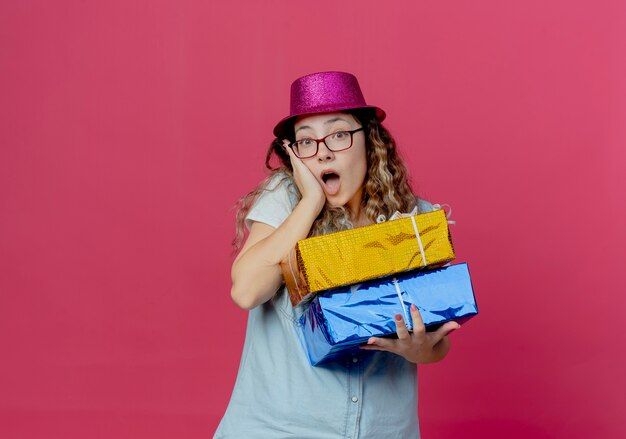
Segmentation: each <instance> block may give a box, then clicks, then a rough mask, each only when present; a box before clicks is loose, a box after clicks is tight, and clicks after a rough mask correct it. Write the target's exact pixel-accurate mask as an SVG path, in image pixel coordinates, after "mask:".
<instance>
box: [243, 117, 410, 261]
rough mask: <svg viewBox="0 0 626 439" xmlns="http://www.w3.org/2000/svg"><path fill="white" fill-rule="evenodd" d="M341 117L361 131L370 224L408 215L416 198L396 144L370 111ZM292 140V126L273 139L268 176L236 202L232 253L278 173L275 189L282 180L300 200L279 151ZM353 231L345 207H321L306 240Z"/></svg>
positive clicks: (284, 156)
mask: <svg viewBox="0 0 626 439" xmlns="http://www.w3.org/2000/svg"><path fill="white" fill-rule="evenodd" d="M345 113H349V114H352V115H353V116H354V117H355V118H356V119H357V120H358V121H359V122H360V123H361V126H363V127H364V128H365V135H366V139H367V140H366V146H365V147H366V156H367V173H366V175H365V186H364V191H363V200H362V207H363V209H364V211H365V215H366V216H367V218H368V220H369V221H370V223H375V222H376V219H377V218H378V217H379V216H380V215H384V216H385V217H386V218H389V217H390V216H391V215H393V213H394V212H395V211H400V212H409V211H412V210H413V209H414V208H415V206H416V205H417V198H416V196H415V195H414V193H413V190H412V189H411V184H410V182H409V177H408V172H407V169H406V166H405V165H404V162H403V160H402V158H401V157H400V155H399V154H398V151H397V148H396V143H395V141H394V139H393V137H392V136H391V134H390V133H389V131H387V129H386V128H385V127H383V125H382V124H381V123H380V121H379V120H378V118H377V117H376V115H375V113H374V112H373V111H372V110H370V109H356V110H347V111H345ZM283 137H284V138H288V139H290V140H292V141H293V140H294V134H293V125H291V126H290V127H287V128H286V131H285V133H284V136H280V138H278V137H277V138H276V139H274V141H273V142H272V143H271V144H270V146H269V149H268V151H267V154H266V156H265V167H266V168H267V169H269V171H270V173H269V175H268V176H267V177H266V178H265V179H264V180H263V181H261V183H259V184H258V185H257V187H256V188H254V189H253V190H252V191H251V192H249V193H248V194H246V195H244V196H243V197H241V198H240V199H239V201H238V202H237V204H236V205H235V207H236V208H237V215H236V234H235V238H234V240H233V250H234V252H237V251H239V250H240V249H241V246H242V244H243V241H244V235H245V218H246V216H247V215H248V212H250V209H251V208H252V206H253V205H254V203H255V201H256V200H257V199H258V197H259V195H260V194H261V193H262V192H263V191H266V190H269V189H268V188H267V187H268V184H269V182H270V181H271V180H272V179H273V178H274V177H275V176H276V174H279V173H282V174H283V175H282V178H281V179H280V180H279V182H278V184H277V185H276V187H278V186H279V185H280V184H283V183H284V182H283V180H287V181H290V182H292V183H293V184H292V187H293V188H294V189H295V192H296V195H297V199H298V201H300V199H301V198H302V196H301V195H300V192H299V191H298V190H297V186H296V184H295V183H294V182H293V168H292V166H291V162H290V160H289V156H288V155H287V153H286V152H285V151H284V150H283V148H282V140H281V138H283ZM274 156H276V157H277V158H278V159H279V161H280V165H279V166H278V167H272V165H271V163H270V162H271V160H272V158H273V157H274ZM352 227H353V225H352V222H351V221H350V217H349V215H348V211H347V210H346V208H345V207H331V206H329V205H326V206H324V208H323V209H322V211H321V212H320V214H319V215H318V217H317V218H316V219H315V221H314V222H313V225H312V226H311V230H310V232H309V236H317V235H323V234H326V233H331V232H336V231H340V230H346V229H351V228H352Z"/></svg>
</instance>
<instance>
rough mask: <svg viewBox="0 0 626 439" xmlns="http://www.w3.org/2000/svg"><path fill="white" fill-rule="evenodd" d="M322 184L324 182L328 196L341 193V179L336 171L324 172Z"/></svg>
mask: <svg viewBox="0 0 626 439" xmlns="http://www.w3.org/2000/svg"><path fill="white" fill-rule="evenodd" d="M322 182H324V190H325V191H326V193H327V194H328V195H335V194H336V193H337V192H339V186H340V184H341V179H340V177H339V174H337V173H336V172H335V171H331V170H328V171H324V172H323V173H322Z"/></svg>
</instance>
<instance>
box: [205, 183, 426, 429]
mask: <svg viewBox="0 0 626 439" xmlns="http://www.w3.org/2000/svg"><path fill="white" fill-rule="evenodd" d="M279 180H280V178H277V177H275V178H274V179H273V180H272V182H271V183H270V185H269V186H268V189H274V190H269V191H266V192H264V193H262V195H261V196H260V197H259V199H258V200H257V202H256V203H255V205H254V206H253V208H252V209H251V210H250V212H249V214H248V215H247V217H246V224H247V225H248V227H249V226H250V224H251V222H252V221H259V222H262V223H265V224H268V225H270V226H272V227H278V226H279V225H280V224H281V223H282V222H283V221H284V220H285V219H286V218H287V217H288V216H289V214H290V213H291V211H292V210H293V206H294V205H295V203H296V198H295V194H294V191H293V186H292V185H293V182H292V181H291V180H289V181H283V182H281V183H280V184H277V183H278V182H279ZM419 208H420V212H424V211H430V210H432V206H431V205H430V204H429V203H427V202H425V201H422V200H420V205H419ZM299 315H300V310H299V309H297V308H296V309H294V308H293V307H292V306H291V302H290V300H289V295H288V293H287V290H286V288H284V287H281V289H280V290H279V291H278V292H277V293H276V295H275V296H274V297H273V298H272V299H271V300H269V301H268V302H266V303H264V304H262V305H260V306H257V307H256V308H254V309H252V310H250V312H249V315H248V326H247V329H246V339H245V343H244V347H243V353H242V356H241V363H240V365H239V373H238V375H237V380H236V382H235V388H234V390H233V393H232V396H231V399H230V403H229V405H228V408H227V409H226V413H225V414H224V417H223V418H222V421H221V423H220V425H219V427H218V429H217V431H216V433H215V436H214V437H215V438H262V439H266V438H267V439H278V438H298V439H307V438H311V439H327V438H328V439H330V438H333V439H338V438H342V439H360V438H377V439H378V438H385V439H386V438H390V439H391V438H398V439H413V438H419V436H420V434H419V424H418V418H417V367H416V366H415V364H413V363H410V362H408V361H406V360H405V359H404V358H402V357H400V356H398V355H395V354H391V353H387V352H375V351H362V352H360V353H359V354H357V355H354V356H352V357H349V358H346V359H343V360H340V361H337V362H334V363H330V364H327V365H324V366H317V367H313V366H311V365H310V364H309V361H308V358H307V355H306V354H305V352H304V350H303V347H302V345H301V343H300V341H299V338H298V334H297V320H298V317H299Z"/></svg>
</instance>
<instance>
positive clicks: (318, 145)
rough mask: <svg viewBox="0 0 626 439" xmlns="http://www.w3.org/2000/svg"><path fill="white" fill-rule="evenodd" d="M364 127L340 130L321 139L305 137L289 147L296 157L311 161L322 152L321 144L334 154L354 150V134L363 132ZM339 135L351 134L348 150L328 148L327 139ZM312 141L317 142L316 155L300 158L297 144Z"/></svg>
mask: <svg viewBox="0 0 626 439" xmlns="http://www.w3.org/2000/svg"><path fill="white" fill-rule="evenodd" d="M363 129H364V128H363V127H360V128H357V129H356V130H350V131H348V130H339V131H335V132H333V133H330V134H328V135H327V136H324V137H322V138H321V139H311V138H309V137H305V138H304V139H300V140H296V141H294V142H291V143H290V144H289V147H290V148H291V150H292V151H293V153H294V154H295V155H296V157H298V158H299V159H310V158H312V157H315V156H316V155H317V153H318V152H319V151H320V142H324V145H326V148H328V150H329V151H332V152H339V151H345V150H346V149H350V148H352V144H353V143H354V133H358V132H359V131H363ZM337 133H349V134H350V146H348V147H347V148H341V149H332V148H330V147H329V146H328V144H327V143H326V139H327V138H328V137H330V136H334V135H335V134H337ZM305 139H306V140H312V141H314V142H316V145H315V153H314V154H312V155H307V156H306V157H300V155H299V154H298V153H297V152H296V150H295V149H294V146H295V144H296V143H298V142H300V141H301V140H305Z"/></svg>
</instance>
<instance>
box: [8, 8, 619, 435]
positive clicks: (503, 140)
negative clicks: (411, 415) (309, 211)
mask: <svg viewBox="0 0 626 439" xmlns="http://www.w3.org/2000/svg"><path fill="white" fill-rule="evenodd" d="M624 29H626V3H624V2H623V1H621V0H616V1H591V0H587V1H583V0H577V1H574V0H557V1H549V2H546V1H545V0H530V1H509V0H507V1H502V0H485V1H457V0H455V1H435V2H433V1H415V0H410V1H392V2H387V3H386V4H383V3H382V2H373V1H363V0H361V1H340V2H337V1H330V0H324V1H316V2H306V3H305V2H296V1H286V0H285V1H262V2H261V1H249V2H237V1H233V2H205V1H185V2H181V1H155V0H149V1H148V0H141V1H130V2H129V1H126V0H124V1H121V0H110V1H106V2H85V1H66V0H64V1H54V2H48V1H39V2H35V1H19V2H18V1H4V2H2V3H1V5H0V35H1V36H0V96H1V98H0V99H1V100H2V103H1V104H0V111H1V113H0V437H2V438H4V439H11V438H64V439H72V438H154V439H159V438H206V437H211V435H212V433H213V431H214V429H215V427H216V426H217V423H218V422H219V419H220V418H221V416H222V414H223V411H224V409H225V408H226V404H227V402H228V399H229V397H230V391H231V389H232V386H233V383H234V380H235V376H236V372H237V367H238V363H239V356H240V353H241V348H242V344H243V336H244V329H245V322H246V313H245V312H243V311H241V310H239V309H238V308H237V307H236V306H235V305H234V304H233V303H232V302H231V300H230V297H229V288H230V283H229V282H230V271H229V270H230V264H231V262H232V255H231V254H230V247H229V244H230V240H231V238H232V236H233V233H234V211H233V210H232V209H231V208H232V206H233V204H234V203H235V201H236V200H237V198H238V197H239V196H240V195H242V194H244V193H245V192H247V191H248V190H250V189H251V188H252V187H253V186H254V185H255V184H256V183H257V182H258V181H259V180H260V179H261V178H262V177H263V169H262V162H263V158H264V154H265V150H266V146H267V145H268V144H269V142H270V141H271V128H272V127H273V125H274V123H275V122H276V121H277V120H278V119H280V118H281V117H283V116H284V115H285V114H286V113H287V111H288V91H289V84H290V83H291V81H292V80H293V79H295V78H296V77H297V76H300V75H303V74H306V73H310V72H314V71H320V70H331V69H337V70H347V71H350V72H353V73H355V74H356V75H357V76H358V78H359V80H360V82H361V86H362V88H363V90H364V93H365V96H366V98H367V100H368V101H369V102H370V103H372V104H376V105H379V106H381V107H382V108H384V109H385V110H386V111H387V114H388V120H387V123H386V124H387V127H388V128H390V130H391V131H392V133H394V135H395V136H396V138H397V140H398V142H399V144H400V145H401V151H402V153H403V155H404V157H405V158H406V160H407V162H408V164H409V166H410V170H411V173H412V176H413V181H414V182H415V183H416V188H417V189H418V190H419V193H420V194H422V196H424V197H426V198H427V199H429V200H431V201H433V202H447V203H449V204H451V205H452V206H453V210H454V213H453V216H454V219H456V220H457V221H458V225H457V226H456V227H454V229H453V237H454V242H455V247H456V249H457V250H458V255H459V259H458V260H459V261H463V260H465V261H468V262H469V264H470V268H471V270H472V277H473V280H474V286H475V289H476V294H477V298H478V303H479V307H480V311H481V315H480V316H479V317H477V318H475V319H474V320H472V321H471V322H469V323H468V324H467V325H465V326H464V327H463V328H462V329H461V330H460V331H458V332H457V333H455V334H454V335H453V336H452V344H453V346H452V350H451V353H450V355H449V356H448V358H446V359H445V360H444V361H443V362H441V363H439V364H435V365H429V366H423V367H420V419H421V423H422V433H423V435H424V437H426V438H441V437H465V438H479V437H480V438H485V437H490V438H491V437H509V438H522V437H524V438H525V437H534V438H556V437H558V438H560V437H568V438H587V437H606V438H616V437H626V425H625V421H624V420H623V419H624V416H623V415H624V412H625V409H626V392H625V389H626V378H624V372H623V370H624V366H625V364H624V363H625V361H624V360H625V357H626V354H625V350H624V346H625V342H626V340H625V336H624V329H623V328H624V327H623V322H624V307H625V306H626V299H625V297H624V291H625V288H624V287H625V285H624V280H623V269H622V266H623V261H624V257H623V254H622V252H621V249H622V248H623V247H624V243H625V239H624V238H625V236H624V224H625V223H626V221H625V220H626V208H625V205H624V202H623V201H624V199H625V196H626V193H625V192H626V191H625V189H624V188H625V187H626V184H625V181H624V180H625V179H624V169H623V168H624V164H625V163H626V153H625V152H624V151H625V146H626V127H625V120H626V81H625V79H624V78H626V31H625V30H624ZM268 404H271V401H268ZM303 409H304V408H303Z"/></svg>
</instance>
